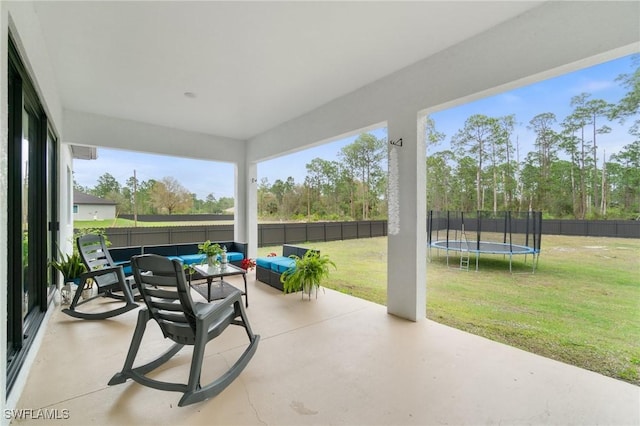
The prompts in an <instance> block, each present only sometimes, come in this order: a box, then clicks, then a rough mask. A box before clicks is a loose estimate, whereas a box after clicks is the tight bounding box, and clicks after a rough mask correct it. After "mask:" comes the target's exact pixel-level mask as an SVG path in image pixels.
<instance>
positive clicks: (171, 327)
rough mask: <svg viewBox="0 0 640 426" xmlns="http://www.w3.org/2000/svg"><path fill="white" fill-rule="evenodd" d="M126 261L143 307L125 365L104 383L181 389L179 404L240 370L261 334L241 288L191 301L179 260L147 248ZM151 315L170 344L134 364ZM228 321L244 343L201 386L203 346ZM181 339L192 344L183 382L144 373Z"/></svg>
mask: <svg viewBox="0 0 640 426" xmlns="http://www.w3.org/2000/svg"><path fill="white" fill-rule="evenodd" d="M131 266H132V268H133V273H134V276H135V279H136V282H137V283H138V288H139V290H140V293H141V294H142V298H143V300H144V302H145V304H146V308H142V309H141V310H140V311H139V312H138V322H137V324H136V329H135V332H134V334H133V338H132V340H131V345H130V346H129V353H128V354H127V358H126V360H125V363H124V367H123V369H122V371H121V372H119V373H117V374H115V375H114V376H113V377H112V378H111V380H110V381H109V385H116V384H120V383H124V382H125V381H126V380H127V379H129V378H131V379H133V380H134V381H136V382H138V383H140V384H142V385H144V386H149V387H151V388H154V389H160V390H166V391H173V392H182V393H183V396H182V398H181V399H180V401H179V403H178V406H180V407H182V406H185V405H189V404H193V403H196V402H200V401H203V400H205V399H208V398H212V397H214V396H216V395H218V394H219V393H220V392H222V391H223V390H224V389H225V388H226V387H227V386H228V385H229V384H231V383H232V382H233V381H234V380H235V378H236V377H238V375H239V374H240V373H241V372H242V370H244V368H245V367H246V366H247V364H248V363H249V361H250V360H251V358H252V357H253V355H254V354H255V352H256V349H257V347H258V342H259V341H260V336H259V335H257V334H253V332H252V331H251V327H250V325H249V321H248V319H247V317H246V314H245V310H244V306H243V302H242V299H241V297H240V296H241V292H240V290H236V291H235V292H233V293H232V294H230V295H229V296H227V297H226V298H225V299H222V300H218V301H216V302H213V303H201V302H195V303H194V301H193V300H192V298H191V293H190V288H189V285H188V284H187V280H186V277H185V273H184V269H183V265H182V263H181V262H180V261H178V260H170V259H168V258H166V257H163V256H158V255H155V254H147V255H141V256H134V257H133V258H132V259H131ZM152 319H153V320H155V321H156V322H157V323H158V325H159V326H160V329H161V330H162V333H163V335H164V337H165V338H169V339H171V340H172V341H173V342H174V344H173V345H172V346H171V347H170V348H169V349H168V350H167V351H166V352H165V353H164V354H162V355H160V356H159V357H158V358H157V359H155V360H153V361H151V362H149V363H147V364H145V365H142V366H139V367H133V363H134V361H135V358H136V356H137V354H138V350H139V349H140V343H141V341H142V338H143V336H144V332H145V329H146V327H147V323H148V322H149V321H150V320H152ZM228 325H237V326H240V327H243V328H244V329H245V331H246V333H247V336H248V338H249V345H248V347H247V348H246V349H245V351H244V352H243V353H242V355H241V356H240V357H239V358H238V360H237V361H236V362H235V364H234V365H233V366H232V367H231V368H229V369H228V370H227V371H226V372H225V373H224V374H223V375H221V376H220V377H218V378H217V379H215V380H213V381H212V382H211V383H209V384H207V385H204V386H203V385H201V384H200V372H201V370H202V363H203V360H204V351H205V347H206V345H207V343H208V342H209V341H211V340H213V339H214V338H215V337H217V336H219V335H220V334H221V333H222V332H223V331H224V330H225V329H226V328H227V326H228ZM184 345H192V346H193V355H192V358H191V367H190V371H189V380H188V383H187V384H183V383H172V382H162V381H159V380H155V379H152V378H149V377H147V376H146V374H147V373H149V372H151V371H152V370H154V369H156V368H157V367H159V366H161V365H162V364H164V363H165V362H167V361H169V360H170V359H171V358H172V357H173V356H174V355H175V354H177V353H178V352H179V351H180V350H181V349H182V348H183V347H184Z"/></svg>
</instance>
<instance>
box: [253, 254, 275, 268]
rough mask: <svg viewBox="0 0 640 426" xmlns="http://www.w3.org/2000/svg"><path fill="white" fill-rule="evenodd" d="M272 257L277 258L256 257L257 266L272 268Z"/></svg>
mask: <svg viewBox="0 0 640 426" xmlns="http://www.w3.org/2000/svg"><path fill="white" fill-rule="evenodd" d="M271 259H275V258H274V257H258V258H256V266H259V267H261V268H264V269H271Z"/></svg>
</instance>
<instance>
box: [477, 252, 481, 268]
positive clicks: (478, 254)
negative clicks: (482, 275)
mask: <svg viewBox="0 0 640 426" xmlns="http://www.w3.org/2000/svg"><path fill="white" fill-rule="evenodd" d="M479 257H480V253H478V252H476V272H478V258H479Z"/></svg>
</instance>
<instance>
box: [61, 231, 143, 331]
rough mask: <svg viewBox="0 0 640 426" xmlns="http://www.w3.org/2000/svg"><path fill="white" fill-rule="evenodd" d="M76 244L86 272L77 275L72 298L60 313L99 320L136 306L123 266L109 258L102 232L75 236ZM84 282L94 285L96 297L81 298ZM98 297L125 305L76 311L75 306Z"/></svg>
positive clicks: (76, 307)
mask: <svg viewBox="0 0 640 426" xmlns="http://www.w3.org/2000/svg"><path fill="white" fill-rule="evenodd" d="M76 243H77V246H78V251H79V252H80V257H82V262H83V263H84V265H85V266H86V267H87V272H86V273H84V274H82V275H81V276H80V284H79V285H78V289H77V290H76V294H75V296H74V297H73V300H72V301H71V305H70V306H69V307H68V308H66V309H63V310H62V312H64V313H65V314H68V315H71V316H72V317H75V318H81V319H90V320H102V319H106V318H111V317H114V316H116V315H120V314H123V313H125V312H128V311H130V310H132V309H136V308H137V307H138V304H137V303H135V299H134V294H133V290H132V288H131V285H130V284H129V283H128V282H127V279H126V278H125V275H124V272H123V270H122V266H118V265H116V264H115V263H114V262H113V259H111V256H110V255H109V250H108V249H107V245H106V244H105V241H104V237H103V236H102V235H93V234H87V235H83V236H81V237H78V239H77V240H76ZM87 284H90V285H96V286H97V293H96V295H95V296H93V297H90V298H88V299H84V300H82V301H81V300H80V296H81V294H82V290H83V289H84V288H85V286H86V285H87ZM98 297H109V298H112V299H116V300H121V301H123V302H124V306H120V304H119V307H117V308H114V309H108V310H102V311H99V312H93V311H88V310H84V309H81V310H78V307H80V306H82V305H84V304H85V303H88V302H91V301H92V300H94V299H96V298H98ZM105 305H106V303H105ZM85 308H86V307H85Z"/></svg>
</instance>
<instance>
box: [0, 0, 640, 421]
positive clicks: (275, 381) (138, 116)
mask: <svg viewBox="0 0 640 426" xmlns="http://www.w3.org/2000/svg"><path fill="white" fill-rule="evenodd" d="M638 16H640V4H639V3H638V2H627V1H620V2H611V1H606V2H604V1H603V2H591V1H585V2H573V1H531V2H493V1H486V2H485V1H477V2H445V1H442V2H437V1H435V2H206V1H205V2H177V1H176V2H171V1H168V2H108V1H107V2H93V1H85V2H66V1H60V2H58V1H43V2H38V1H36V2H33V1H2V2H0V35H1V37H0V42H1V45H2V49H0V50H1V51H2V52H3V61H2V62H0V83H1V84H0V87H1V88H0V95H1V97H2V102H0V130H2V138H3V140H8V141H7V142H8V143H6V144H4V143H3V144H1V145H0V182H2V184H1V185H0V259H8V260H7V261H6V265H4V266H7V267H4V266H3V267H0V284H2V286H3V288H9V289H10V290H11V291H9V292H8V293H7V292H5V291H2V292H0V328H2V329H3V330H5V329H9V330H10V332H11V333H10V334H11V337H7V339H6V340H5V339H3V340H2V342H1V346H0V352H2V353H3V356H2V357H0V367H1V368H2V369H3V370H4V371H7V370H9V369H11V368H13V370H12V375H11V377H10V380H9V379H7V377H8V376H9V375H7V377H5V375H2V376H1V377H2V378H1V379H0V392H1V393H2V398H1V400H2V408H3V409H9V410H10V409H13V408H16V407H17V408H24V409H38V408H48V409H49V408H58V409H68V410H69V415H70V416H71V417H70V418H69V419H67V420H60V421H61V422H62V421H64V422H65V423H69V422H71V423H74V424H88V423H96V424H198V423H200V424H212V423H219V424H254V423H255V424H274V423H275V424H306V423H309V424H369V423H371V424H434V423H511V424H513V423H606V424H637V423H639V420H640V419H639V417H640V414H639V410H638V397H639V394H638V388H636V387H634V386H632V385H628V384H625V383H622V382H618V381H615V380H612V379H608V378H605V377H602V376H599V375H597V374H593V373H589V372H586V371H583V370H580V369H577V368H574V367H571V366H567V365H564V364H560V363H557V362H554V361H550V360H548V359H544V358H541V357H538V356H535V355H531V354H528V353H526V352H522V351H519V350H517V349H513V348H510V347H506V346H504V345H500V344H497V343H493V342H489V341H486V340H484V339H482V338H479V337H476V336H472V335H468V334H465V333H462V332H460V331H457V330H453V329H450V328H447V327H444V326H441V325H438V324H435V323H433V322H430V321H427V320H426V318H425V306H426V304H425V300H426V297H427V289H428V283H427V286H425V282H426V268H427V265H426V243H427V237H426V212H427V207H428V206H427V205H426V195H425V185H426V184H427V185H428V182H426V178H425V175H426V174H425V167H426V166H425V163H426V162H425V155H426V154H425V153H426V149H425V141H424V136H425V135H424V125H423V122H422V119H423V118H424V117H425V115H426V114H428V113H429V112H431V111H434V110H438V109H442V108H446V107H448V106H452V105H459V104H462V103H464V102H468V101H471V100H475V99H479V98H481V97H483V96H488V95H491V94H496V93H500V92H503V91H506V90H509V89H512V88H516V87H520V86H523V85H525V84H528V83H533V82H536V81H540V80H542V79H545V78H549V77H553V76H557V75H560V74H562V73H566V72H570V71H572V70H575V69H578V68H581V67H586V66H589V65H593V64H596V63H600V62H604V61H606V60H609V59H613V58H616V57H620V56H624V55H628V54H630V53H634V52H638V51H640V32H639V31H638ZM7 50H10V53H11V54H10V55H7V53H6V52H7ZM7 56H9V58H8V59H7ZM14 68H15V70H14ZM10 83H11V84H10ZM23 84H24V87H25V90H22V87H23V86H22V85H23ZM8 87H9V88H11V89H12V93H11V96H8V95H7V90H5V89H6V88H8ZM25 100H26V101H28V102H30V105H29V108H30V109H29V110H28V111H27V110H26V109H25V110H24V111H23V109H22V108H23V101H25ZM9 101H10V102H9ZM31 104H32V105H33V106H31ZM12 108H13V109H12ZM25 108H26V107H25ZM16 111H17V112H16ZM9 117H11V119H9ZM23 117H24V123H27V122H37V123H38V124H39V126H40V127H37V126H35V125H34V126H33V129H27V130H31V133H29V137H30V138H31V136H33V140H32V141H28V142H30V143H31V145H29V146H27V147H28V148H33V149H31V151H29V150H26V151H29V152H26V151H25V152H22V151H23V150H24V148H25V146H24V145H21V144H23V143H24V141H25V140H26V139H25V138H24V137H23V136H24V135H23V132H24V131H25V128H24V126H23V125H24V123H23V121H22V120H23ZM381 126H385V127H386V128H387V130H388V137H389V140H390V141H393V143H390V144H389V147H388V158H389V189H388V198H389V206H390V208H389V227H388V253H389V255H388V258H387V260H386V261H387V264H388V280H387V291H388V297H387V300H388V302H387V303H388V306H386V307H384V306H379V305H375V304H371V303H368V302H365V301H362V300H359V299H355V298H352V297H349V296H345V295H342V294H337V293H334V292H331V291H327V293H326V295H321V296H320V300H318V301H317V302H316V301H311V302H306V303H302V302H300V300H299V298H298V297H297V296H296V295H293V296H287V297H285V296H282V295H280V294H279V293H277V292H275V290H272V289H270V288H265V286H262V285H260V284H259V283H254V281H253V280H250V286H251V288H250V290H249V291H250V293H251V307H250V308H249V316H250V320H251V322H252V325H253V327H254V328H255V331H256V332H258V333H260V334H261V335H262V339H263V340H262V342H261V344H260V347H259V349H258V352H257V355H256V357H255V358H254V359H253V360H252V362H251V363H250V364H249V366H248V368H247V369H246V370H245V371H244V372H243V374H242V375H241V376H240V379H238V380H236V381H235V382H234V383H233V384H232V386H231V387H230V388H229V389H227V390H226V391H225V392H224V393H223V394H221V395H220V396H218V397H217V398H215V399H213V400H211V401H209V402H207V403H204V404H198V405H195V406H192V407H187V408H182V409H178V408H177V407H176V403H177V397H176V395H175V394H173V393H169V392H157V391H152V390H149V389H144V388H141V387H138V386H137V385H130V384H126V385H121V386H117V387H113V388H108V387H106V382H107V381H108V379H109V377H111V375H112V374H113V372H114V371H115V369H117V368H118V367H119V366H120V364H121V362H122V359H123V356H124V353H125V351H126V348H127V346H128V343H129V339H130V333H131V330H132V327H133V323H134V320H135V315H136V314H135V312H131V313H128V314H126V315H123V316H122V317H119V318H116V319H113V320H109V321H101V322H89V321H79V320H73V319H70V318H67V317H65V316H64V315H62V314H61V313H60V311H59V307H57V306H55V305H54V303H53V302H52V300H53V294H54V293H55V291H54V290H53V289H54V287H55V284H56V280H55V279H53V278H52V277H53V274H48V272H47V271H48V270H47V265H48V260H50V259H49V258H50V257H51V255H50V254H48V253H47V252H46V250H45V248H44V245H45V244H46V243H49V246H50V247H49V249H51V250H52V252H53V249H52V247H54V244H56V245H57V246H56V247H60V248H61V249H62V250H63V251H67V252H69V251H70V249H71V239H72V238H71V237H72V235H73V215H72V210H73V205H72V190H73V162H74V159H75V158H78V157H80V156H83V157H85V158H87V157H91V156H92V155H94V154H95V149H96V148H100V147H105V148H110V149H121V150H130V151H139V152H149V153H157V154H163V155H170V156H183V157H188V158H196V159H204V160H211V161H222V162H228V163H232V164H233V165H234V167H235V174H234V176H229V179H233V180H234V183H235V195H234V200H235V211H236V214H235V218H234V233H235V235H234V240H236V241H244V242H246V243H247V244H248V254H249V256H250V257H256V253H257V244H258V236H257V228H258V227H257V224H258V218H257V208H256V204H257V203H256V198H257V182H258V180H259V176H258V174H257V165H258V163H260V162H261V161H265V160H268V159H271V158H274V157H278V156H282V155H285V154H287V153H291V152H295V151H298V150H301V149H305V148H306V147H310V146H314V145H318V144H323V143H327V142H330V141H334V140H338V139H340V138H344V137H345V136H346V135H353V134H357V133H360V132H363V131H366V130H368V129H373V128H377V127H381ZM34 129H37V131H35V130H34ZM7 135H9V137H8V136H7ZM9 147H10V148H9ZM38 150H39V151H38ZM47 150H48V151H47ZM31 153H37V154H38V155H35V154H34V155H32V154H31ZM30 155H32V157H33V158H32V157H30ZM45 157H47V160H48V161H49V163H47V164H49V166H51V168H52V169H53V170H48V172H49V175H47V176H41V175H40V174H43V173H44V172H42V171H39V170H40V169H42V170H44V169H45V168H46V167H44V166H45V164H44V160H43V159H44V158H45ZM28 160H31V163H28ZM33 160H36V162H34V161H33ZM37 161H41V162H42V165H43V167H40V168H38V167H34V166H33V165H34V164H40V163H37ZM7 164H10V166H8V165H7ZM25 164H31V165H32V166H31V167H32V169H33V170H34V171H36V172H38V173H40V174H38V173H35V174H34V173H32V174H31V175H29V176H31V177H33V178H34V179H33V180H34V181H35V183H36V185H31V184H30V185H29V186H28V185H23V182H22V178H23V176H21V175H20V173H19V171H20V170H21V169H20V168H21V167H26V166H25ZM14 170H16V171H18V172H14ZM25 177H28V176H25ZM205 178H206V177H203V179H205ZM47 197H48V198H47ZM27 199H28V200H29V202H30V203H32V204H33V205H34V206H36V207H37V209H36V208H32V209H31V210H30V211H28V212H26V213H29V214H27V215H25V214H23V215H20V212H19V211H18V209H17V208H16V207H15V206H19V205H22V204H24V201H25V200H27ZM21 203H22V204H21ZM51 206H53V207H51ZM12 208H13V210H11V209H12ZM48 209H49V210H48ZM51 210H55V211H51ZM8 212H9V213H11V214H9V213H8ZM16 212H17V213H16ZM47 215H50V216H51V218H49V217H48V216H47ZM27 216H28V220H26V219H24V218H25V217H27ZM9 219H11V221H10V220H9ZM12 221H13V222H12ZM9 224H16V226H9ZM20 226H23V228H21V227H20ZM23 229H28V231H29V233H31V234H34V235H35V236H36V237H37V238H31V237H29V239H28V240H27V239H25V238H24V237H25V235H27V236H28V235H30V234H25V233H24V232H23ZM29 241H30V242H32V243H33V245H32V246H29V245H28V244H27V245H23V246H22V248H23V250H20V248H21V246H20V244H25V242H29ZM38 241H42V242H43V244H40V245H36V244H35V243H34V242H38ZM24 247H28V248H29V250H27V252H28V253H27V254H28V255H29V256H28V257H27V258H22V254H23V251H24ZM27 260H30V263H29V262H27V263H28V265H27V263H25V262H26V261H27ZM27 266H29V267H30V268H32V269H33V271H31V270H27V269H25V268H26V267H27ZM24 270H27V272H23V271H24ZM29 274H30V275H29ZM47 274H48V275H47ZM29 277H31V278H34V277H35V278H36V279H32V280H31V281H30V282H29V280H27V278H29ZM29 286H31V287H29ZM29 289H30V290H31V291H30V292H29V293H28V294H27V290H29ZM23 298H26V299H28V300H26V302H27V303H26V304H25V305H23ZM7 318H9V319H10V320H8V319H7ZM26 331H28V333H27V332H26ZM148 343H150V346H151V349H150V350H151V351H153V350H154V346H157V342H156V341H155V340H154V341H150V342H148ZM12 351H13V352H14V353H15V354H17V355H16V356H15V357H14V356H13V354H12V355H11V357H10V356H9V355H5V354H7V353H10V352H12ZM235 351H237V347H236V340H235V337H234V336H233V334H231V335H229V336H225V337H224V339H223V341H222V343H221V344H220V345H219V346H218V345H216V347H215V349H213V352H211V353H209V357H210V358H211V361H212V362H208V363H207V367H208V368H212V369H215V368H216V366H217V365H221V363H224V362H225V361H226V360H227V357H228V356H231V355H233V354H234V352H235ZM213 361H219V362H213ZM16 366H17V367H16ZM175 367H176V368H175V369H174V368H170V369H169V370H167V371H166V374H168V375H172V374H178V370H179V367H180V366H179V365H176V366H175ZM9 382H10V383H9ZM5 413H6V411H5ZM9 420H10V419H9V418H7V416H6V415H5V418H4V419H3V424H7V423H8V421H9ZM33 421H34V422H35V421H37V420H33ZM16 422H18V421H17V420H16ZM25 422H27V423H28V422H29V421H25Z"/></svg>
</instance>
